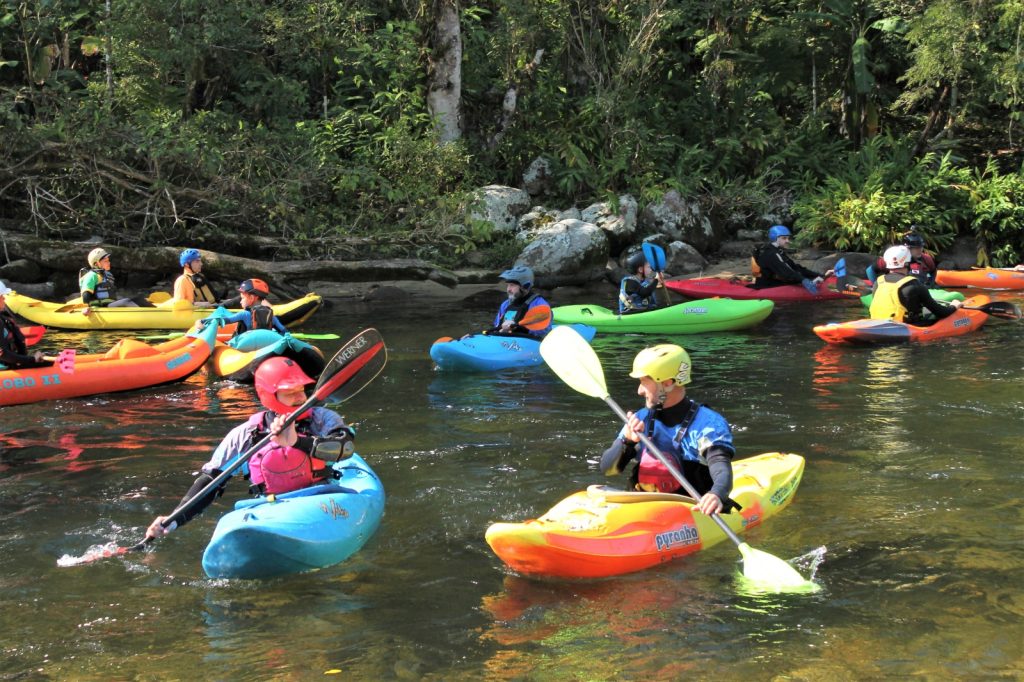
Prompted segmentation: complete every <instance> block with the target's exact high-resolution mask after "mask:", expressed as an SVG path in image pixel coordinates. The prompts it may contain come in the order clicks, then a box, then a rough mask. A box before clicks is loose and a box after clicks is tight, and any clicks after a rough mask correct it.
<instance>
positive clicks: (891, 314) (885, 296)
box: [868, 275, 915, 322]
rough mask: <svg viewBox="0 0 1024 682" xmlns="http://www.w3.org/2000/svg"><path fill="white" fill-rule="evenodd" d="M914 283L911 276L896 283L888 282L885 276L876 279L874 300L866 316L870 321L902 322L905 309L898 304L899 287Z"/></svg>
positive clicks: (906, 276) (913, 278) (904, 277)
mask: <svg viewBox="0 0 1024 682" xmlns="http://www.w3.org/2000/svg"><path fill="white" fill-rule="evenodd" d="M913 281H915V277H914V276H913V275H905V276H903V277H901V278H900V279H899V281H898V282H889V281H887V280H886V279H885V275H883V276H881V277H879V278H878V281H877V287H876V288H875V295H874V298H872V299H871V308H869V309H868V316H869V317H870V318H871V319H872V320H892V321H894V322H902V321H903V319H904V318H905V317H906V316H907V309H906V307H905V306H904V305H903V304H902V303H900V287H901V286H903V285H904V284H906V283H907V282H913Z"/></svg>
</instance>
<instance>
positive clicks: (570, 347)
mask: <svg viewBox="0 0 1024 682" xmlns="http://www.w3.org/2000/svg"><path fill="white" fill-rule="evenodd" d="M540 354H541V357H543V358H544V361H545V362H546V363H547V364H548V366H549V367H550V368H551V369H552V370H553V371H554V372H555V374H557V375H558V376H559V378H560V379H561V380H562V381H564V382H565V383H567V384H568V385H569V386H570V387H571V388H573V389H574V390H576V391H579V392H580V393H583V394H585V395H589V396H591V397H593V398H600V399H601V400H603V401H605V402H606V403H607V404H608V406H609V407H611V408H612V411H614V412H615V414H617V415H618V416H619V419H621V420H622V421H623V422H626V423H628V422H629V417H628V416H627V415H626V413H625V412H623V411H622V408H621V407H619V405H618V403H616V402H615V400H614V399H612V397H611V396H610V395H608V388H607V387H606V385H605V380H604V369H603V368H602V367H601V361H600V360H599V359H598V357H597V354H596V353H594V349H593V348H591V347H590V345H589V344H588V343H587V342H586V341H585V340H584V339H583V337H582V336H580V335H579V333H578V332H576V330H575V329H573V328H572V327H556V328H555V329H554V330H552V331H551V333H550V334H548V335H547V337H545V339H544V340H543V341H542V342H541V344H540ZM640 440H641V442H642V443H643V445H644V448H646V451H647V452H649V453H651V454H652V455H654V457H656V458H657V459H658V461H659V462H661V463H662V464H663V465H664V466H665V468H666V469H668V470H669V472H671V474H672V476H673V477H675V479H676V480H677V481H679V483H680V485H682V486H683V488H685V489H686V492H687V493H688V494H689V495H690V497H692V498H693V499H695V500H699V499H700V495H698V494H697V491H696V490H695V489H694V487H693V486H692V485H690V482H689V481H687V480H686V478H685V477H684V476H683V474H682V472H680V471H679V469H678V468H677V467H676V466H675V464H674V463H673V462H672V461H671V460H669V459H668V458H667V457H665V455H664V453H662V452H661V451H660V450H659V449H658V448H657V446H655V445H654V443H652V442H651V440H650V439H649V438H648V437H647V435H646V434H643V433H641V434H640ZM711 518H712V519H713V520H714V521H715V523H717V524H718V526H719V527H720V528H721V529H722V531H723V532H724V533H725V534H726V535H727V536H728V537H729V539H730V540H732V541H733V542H734V543H736V546H737V547H738V548H739V551H740V554H741V555H742V556H743V575H744V576H745V577H746V578H748V579H749V580H751V581H753V582H756V583H759V584H760V586H762V587H763V588H765V589H771V590H793V589H803V590H815V589H817V586H816V585H815V584H814V583H812V582H810V581H808V580H805V579H804V578H803V576H801V575H800V574H799V573H797V571H796V569H794V568H793V567H792V566H790V565H789V564H788V563H786V562H785V561H783V560H782V559H779V558H778V557H776V556H773V555H771V554H768V553H767V552H762V551H760V550H757V549H754V548H752V547H750V545H748V544H747V543H745V542H743V541H742V540H741V539H740V538H739V536H737V535H736V533H734V532H733V530H732V529H731V528H729V525H728V524H727V523H726V522H725V521H724V520H723V519H722V517H720V516H719V515H718V514H713V515H712V516H711Z"/></svg>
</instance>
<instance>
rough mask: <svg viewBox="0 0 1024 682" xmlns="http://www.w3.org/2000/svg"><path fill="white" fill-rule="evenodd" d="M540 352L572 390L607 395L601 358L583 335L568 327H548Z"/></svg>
mask: <svg viewBox="0 0 1024 682" xmlns="http://www.w3.org/2000/svg"><path fill="white" fill-rule="evenodd" d="M540 356H541V357H542V358H544V362H546V363H548V367H550V368H551V370H552V371H553V372H554V373H555V374H557V375H558V378H559V379H561V380H562V381H564V382H565V383H567V384H569V387H570V388H572V389H573V390H576V391H579V392H580V393H583V394H584V395H589V396H591V397H592V398H601V399H602V400H603V399H605V398H606V397H608V388H607V386H606V385H605V383H604V369H603V368H602V367H601V361H600V360H598V358H597V354H596V353H595V352H594V349H593V348H591V347H590V344H589V343H587V341H586V339H584V338H583V337H582V336H580V334H579V332H577V331H576V330H575V329H573V328H572V327H569V326H563V327H555V328H554V329H552V330H551V332H550V333H548V335H547V336H545V337H544V340H543V341H541V342H540Z"/></svg>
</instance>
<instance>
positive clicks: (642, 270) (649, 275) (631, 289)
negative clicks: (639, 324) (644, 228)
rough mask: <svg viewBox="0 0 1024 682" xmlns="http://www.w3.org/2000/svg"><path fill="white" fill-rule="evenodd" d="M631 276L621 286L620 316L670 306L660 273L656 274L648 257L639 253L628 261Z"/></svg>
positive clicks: (626, 277)
mask: <svg viewBox="0 0 1024 682" xmlns="http://www.w3.org/2000/svg"><path fill="white" fill-rule="evenodd" d="M626 269H627V270H628V271H629V274H628V275H627V276H625V277H623V278H622V283H621V284H620V285H619V314H620V315H628V314H629V313H642V312H645V311H648V310H657V309H658V308H665V307H667V306H668V291H667V290H666V289H665V279H664V277H663V275H662V273H660V272H654V269H653V268H652V267H651V264H650V263H648V262H647V256H645V255H644V253H643V252H641V251H638V252H636V253H634V254H633V255H632V256H630V257H629V258H628V259H627V260H626Z"/></svg>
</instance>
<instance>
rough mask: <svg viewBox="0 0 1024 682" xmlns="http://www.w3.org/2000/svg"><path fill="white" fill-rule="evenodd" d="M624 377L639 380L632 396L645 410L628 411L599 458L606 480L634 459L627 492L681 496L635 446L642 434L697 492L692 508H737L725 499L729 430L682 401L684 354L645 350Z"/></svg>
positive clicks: (669, 347)
mask: <svg viewBox="0 0 1024 682" xmlns="http://www.w3.org/2000/svg"><path fill="white" fill-rule="evenodd" d="M629 376H631V377H633V378H634V379H639V380H640V386H639V388H638V389H637V394H638V395H640V396H642V397H643V398H644V407H643V409H640V410H638V411H637V412H636V413H633V412H629V413H628V417H629V423H628V424H627V425H626V426H624V427H623V428H622V430H621V431H619V435H618V437H617V438H616V439H615V442H614V443H612V445H611V447H610V448H608V449H607V450H605V452H604V454H603V455H602V456H601V471H603V472H604V473H605V475H607V476H613V475H615V474H619V473H621V472H622V471H623V470H624V469H625V467H626V465H627V464H628V463H629V462H630V460H633V459H636V460H637V462H636V464H635V466H634V467H633V470H632V472H631V474H630V479H629V480H630V487H631V488H634V489H636V490H644V491H647V492H663V493H679V494H683V495H685V494H686V492H685V490H683V487H682V485H681V484H680V483H679V481H677V480H676V479H675V477H674V476H672V474H671V473H670V472H669V470H668V469H667V468H666V467H665V466H664V465H662V464H661V462H659V461H658V459H657V458H655V457H654V456H653V455H652V454H650V453H648V452H646V450H644V449H643V447H642V446H640V447H638V444H639V443H640V436H639V435H638V434H640V433H644V434H646V435H647V436H648V437H649V438H650V439H651V440H652V441H654V444H655V445H657V446H658V448H659V449H660V450H661V451H662V453H663V454H665V456H667V457H671V458H672V459H673V460H674V463H675V465H676V466H677V467H678V468H679V470H680V471H681V472H682V474H683V476H684V477H685V478H686V480H687V481H689V482H690V484H692V485H693V487H694V488H696V490H697V492H699V493H700V494H701V498H700V500H698V501H697V505H696V507H695V509H698V510H700V511H701V512H703V513H705V514H717V513H720V512H729V511H730V510H732V509H734V508H735V509H738V508H739V505H737V504H736V502H735V501H733V500H732V499H730V497H729V493H730V492H731V491H732V458H733V455H734V454H735V452H736V450H735V448H734V447H733V444H732V431H731V430H730V428H729V423H728V422H727V421H726V420H725V418H724V417H722V415H720V414H718V413H717V412H715V411H714V410H712V409H710V408H708V407H705V406H704V405H701V404H699V403H696V402H694V401H693V400H691V399H690V398H688V397H686V385H687V384H689V383H690V356H689V354H687V352H686V350H684V349H683V348H682V347H681V346H677V345H675V344H667V343H666V344H661V345H657V346H653V347H651V348H645V349H644V350H642V351H640V353H639V354H638V355H637V356H636V358H635V359H634V360H633V371H632V372H630V373H629Z"/></svg>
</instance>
